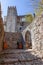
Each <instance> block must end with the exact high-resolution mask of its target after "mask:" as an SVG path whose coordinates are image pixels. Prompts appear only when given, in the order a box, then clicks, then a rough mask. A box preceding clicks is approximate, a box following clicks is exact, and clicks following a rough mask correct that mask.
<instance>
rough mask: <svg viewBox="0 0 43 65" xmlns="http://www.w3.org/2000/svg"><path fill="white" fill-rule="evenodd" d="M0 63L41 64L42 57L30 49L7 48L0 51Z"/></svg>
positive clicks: (17, 64)
mask: <svg viewBox="0 0 43 65" xmlns="http://www.w3.org/2000/svg"><path fill="white" fill-rule="evenodd" d="M0 65H43V57H42V56H40V57H39V54H38V53H36V52H34V51H33V50H31V49H27V50H22V49H7V50H4V51H3V52H1V53H0Z"/></svg>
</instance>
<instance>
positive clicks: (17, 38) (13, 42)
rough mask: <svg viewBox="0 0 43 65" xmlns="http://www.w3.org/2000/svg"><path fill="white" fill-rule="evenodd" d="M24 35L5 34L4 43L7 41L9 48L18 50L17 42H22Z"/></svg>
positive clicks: (16, 33) (17, 33)
mask: <svg viewBox="0 0 43 65" xmlns="http://www.w3.org/2000/svg"><path fill="white" fill-rule="evenodd" d="M22 40H23V39H22V34H21V33H19V32H15V33H13V32H5V36H4V41H6V43H7V45H8V48H15V49H17V42H19V43H20V42H22Z"/></svg>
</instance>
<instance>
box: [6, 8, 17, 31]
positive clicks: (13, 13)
mask: <svg viewBox="0 0 43 65" xmlns="http://www.w3.org/2000/svg"><path fill="white" fill-rule="evenodd" d="M16 22H17V10H16V7H8V11H7V22H6V32H16Z"/></svg>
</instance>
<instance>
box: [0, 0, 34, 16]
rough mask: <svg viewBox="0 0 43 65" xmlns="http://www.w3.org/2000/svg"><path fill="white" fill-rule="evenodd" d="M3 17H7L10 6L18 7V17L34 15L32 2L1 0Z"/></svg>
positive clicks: (28, 0) (26, 0) (25, 0)
mask: <svg viewBox="0 0 43 65" xmlns="http://www.w3.org/2000/svg"><path fill="white" fill-rule="evenodd" d="M0 2H1V8H2V16H3V17H4V16H6V15H7V9H8V6H16V8H17V13H18V15H25V14H29V13H34V10H33V6H32V0H0Z"/></svg>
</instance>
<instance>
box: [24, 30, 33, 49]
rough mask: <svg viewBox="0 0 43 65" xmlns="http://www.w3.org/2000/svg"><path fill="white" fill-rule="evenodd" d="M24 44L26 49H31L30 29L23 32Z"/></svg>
mask: <svg viewBox="0 0 43 65" xmlns="http://www.w3.org/2000/svg"><path fill="white" fill-rule="evenodd" d="M25 44H26V49H32V42H31V33H30V31H26V33H25Z"/></svg>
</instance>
